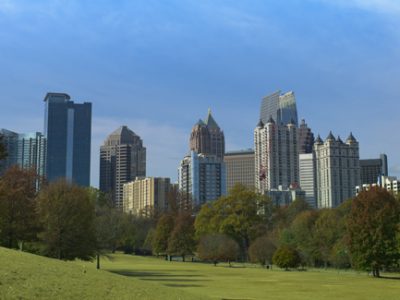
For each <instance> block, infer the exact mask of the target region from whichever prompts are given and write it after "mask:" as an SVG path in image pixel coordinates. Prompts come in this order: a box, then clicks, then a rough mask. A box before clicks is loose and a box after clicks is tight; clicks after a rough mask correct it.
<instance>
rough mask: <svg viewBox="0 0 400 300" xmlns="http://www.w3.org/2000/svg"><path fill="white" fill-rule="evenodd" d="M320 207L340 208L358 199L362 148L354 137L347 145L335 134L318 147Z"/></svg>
mask: <svg viewBox="0 0 400 300" xmlns="http://www.w3.org/2000/svg"><path fill="white" fill-rule="evenodd" d="M314 152H315V169H316V183H317V187H316V192H317V206H318V208H332V207H337V206H338V205H340V204H341V203H342V202H343V201H345V200H347V199H349V198H351V197H353V196H355V188H356V186H358V185H360V165H359V161H360V156H359V145H358V142H357V140H356V139H355V138H354V137H353V135H352V134H350V136H349V137H348V138H347V140H346V142H345V143H344V142H342V140H341V139H340V138H337V139H336V138H335V137H334V136H333V134H332V133H330V134H329V135H328V137H327V138H326V140H325V141H324V142H323V141H322V140H321V138H320V137H319V136H318V138H317V139H316V141H315V144H314Z"/></svg>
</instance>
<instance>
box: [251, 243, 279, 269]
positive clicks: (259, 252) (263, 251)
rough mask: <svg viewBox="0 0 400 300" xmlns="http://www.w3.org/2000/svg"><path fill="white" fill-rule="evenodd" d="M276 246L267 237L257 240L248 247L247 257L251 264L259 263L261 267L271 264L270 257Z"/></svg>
mask: <svg viewBox="0 0 400 300" xmlns="http://www.w3.org/2000/svg"><path fill="white" fill-rule="evenodd" d="M275 251H276V246H275V244H274V243H273V242H272V240H271V239H270V238H269V237H267V236H262V237H259V238H257V239H256V240H255V241H254V242H253V243H251V245H250V247H249V256H250V261H251V262H252V263H259V264H261V266H265V265H266V264H272V257H273V255H274V253H275Z"/></svg>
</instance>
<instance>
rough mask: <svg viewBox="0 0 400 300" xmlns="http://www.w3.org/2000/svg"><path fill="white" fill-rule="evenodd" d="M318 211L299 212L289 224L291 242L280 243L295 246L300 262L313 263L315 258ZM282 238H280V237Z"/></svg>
mask: <svg viewBox="0 0 400 300" xmlns="http://www.w3.org/2000/svg"><path fill="white" fill-rule="evenodd" d="M318 216H319V212H318V211H314V210H306V211H302V212H300V213H299V214H298V215H297V216H296V218H295V219H294V220H293V222H292V224H291V225H290V228H289V231H290V233H291V234H292V241H291V243H287V242H286V243H282V244H286V245H287V246H292V247H293V248H296V249H297V250H298V251H299V252H300V253H299V254H300V256H301V259H302V263H303V264H308V265H314V264H315V260H316V252H317V251H316V246H315V237H314V235H315V223H316V220H317V219H318ZM281 239H282V238H281Z"/></svg>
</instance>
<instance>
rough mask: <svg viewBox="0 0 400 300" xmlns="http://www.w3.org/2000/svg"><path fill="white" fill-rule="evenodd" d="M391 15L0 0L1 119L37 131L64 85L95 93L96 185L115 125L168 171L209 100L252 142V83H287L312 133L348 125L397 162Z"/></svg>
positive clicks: (150, 171) (259, 5)
mask: <svg viewBox="0 0 400 300" xmlns="http://www.w3.org/2000/svg"><path fill="white" fill-rule="evenodd" d="M399 28H400V1H398V0H285V1H281V0H247V1H237V0H236V1H233V0H232V1H228V0H181V1H179V0H143V1H139V0H137V1H136V0H130V1H128V0H126V1H124V0H114V1H112V0H107V1H106V0H97V1H90V0H35V1H31V0H0V89H1V93H0V128H6V129H9V130H13V131H16V132H20V133H22V132H31V131H43V123H44V102H43V98H44V96H45V94H46V93H47V92H65V93H68V94H69V95H70V96H71V98H72V100H73V101H75V102H77V103H80V102H84V101H90V102H92V103H93V124H92V161H91V183H92V185H93V186H98V178H99V174H98V173H99V147H100V145H101V144H102V143H103V141H104V140H105V139H106V137H107V135H108V134H110V133H111V132H112V131H114V130H115V129H117V128H118V127H119V126H121V125H127V126H128V127H129V128H130V129H132V130H133V131H134V132H135V133H136V134H138V135H139V136H140V137H141V138H142V139H143V142H144V145H145V146H146V148H147V175H149V176H163V177H171V178H172V180H176V179H177V167H178V165H179V162H180V160H181V159H182V158H183V157H184V156H185V154H186V153H187V152H188V147H189V135H190V131H191V128H192V126H193V125H194V124H195V123H196V122H197V120H198V119H199V118H205V117H206V115H207V111H208V108H211V110H212V112H213V116H214V118H215V119H216V121H217V122H218V124H219V125H220V127H221V128H222V129H223V130H224V133H225V139H226V149H227V150H228V151H229V150H238V149H246V148H252V147H253V130H254V128H255V126H256V124H257V123H258V119H259V109H260V104H261V99H262V97H264V96H266V95H268V94H271V93H273V92H275V91H277V90H282V92H286V91H289V90H293V91H294V92H295V94H296V101H297V109H298V112H299V119H302V118H304V119H305V120H306V122H307V123H308V125H309V127H311V128H312V130H313V132H314V133H315V134H321V137H322V138H325V137H326V136H327V135H328V133H329V131H330V130H332V132H333V133H334V134H335V135H336V136H337V135H340V136H341V138H342V139H345V138H347V136H348V135H349V133H350V132H353V134H354V136H355V137H356V138H357V139H358V141H359V142H360V156H361V158H377V157H378V156H379V154H380V153H386V154H387V155H388V160H389V168H390V175H394V176H400V155H399V152H400V151H399V150H400V138H399V127H400V126H399V125H400V121H399V118H398V115H399V111H400V103H399V100H400V29H399Z"/></svg>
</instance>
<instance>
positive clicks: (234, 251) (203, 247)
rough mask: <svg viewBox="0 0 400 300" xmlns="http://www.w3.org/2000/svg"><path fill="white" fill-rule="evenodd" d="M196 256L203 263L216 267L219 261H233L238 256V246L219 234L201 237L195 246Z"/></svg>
mask: <svg viewBox="0 0 400 300" xmlns="http://www.w3.org/2000/svg"><path fill="white" fill-rule="evenodd" d="M197 255H198V256H199V257H200V259H202V260H204V261H212V262H213V263H214V265H217V263H218V262H220V261H229V262H230V261H234V260H236V259H237V257H238V255H239V246H238V244H237V243H236V242H235V241H234V240H233V239H231V238H230V237H228V236H226V235H225V234H221V233H214V234H210V235H206V236H203V237H202V238H201V239H200V242H199V244H198V246H197Z"/></svg>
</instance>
